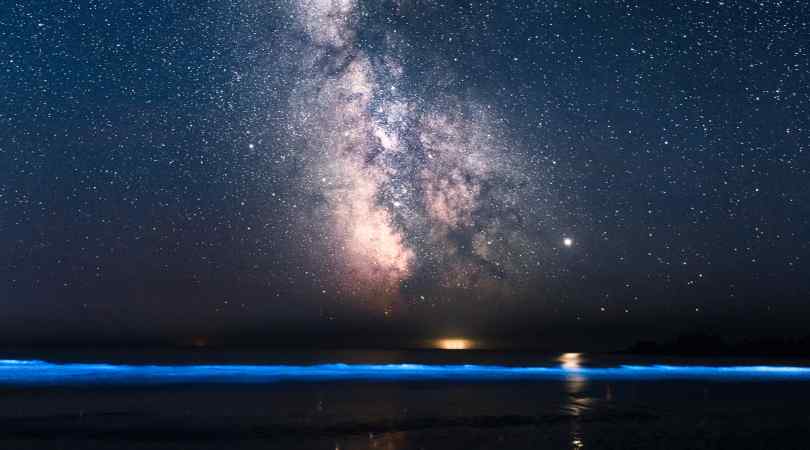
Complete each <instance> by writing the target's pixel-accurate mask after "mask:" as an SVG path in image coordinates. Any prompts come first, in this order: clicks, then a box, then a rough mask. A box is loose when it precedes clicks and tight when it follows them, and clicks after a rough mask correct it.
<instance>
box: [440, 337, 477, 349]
mask: <svg viewBox="0 0 810 450" xmlns="http://www.w3.org/2000/svg"><path fill="white" fill-rule="evenodd" d="M434 346H435V347H436V348H439V349H442V350H469V349H471V348H473V346H474V343H473V341H471V340H469V339H461V338H452V339H437V340H436V342H435V344H434Z"/></svg>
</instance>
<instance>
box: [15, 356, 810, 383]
mask: <svg viewBox="0 0 810 450" xmlns="http://www.w3.org/2000/svg"><path fill="white" fill-rule="evenodd" d="M571 377H578V378H582V379H603V380H633V379H693V380H698V379H705V380H806V381H810V367H797V366H673V365H647V366H641V365H622V366H617V367H577V368H571V367H565V366H550V367H509V366H496V365H472V364H465V365H426V364H318V365H307V366H294V365H236V364H233V365H231V364H229V365H127V364H99V363H92V364H91V363H64V364H62V363H51V362H46V361H37V360H0V385H16V384H36V385H76V384H167V383H273V382H281V381H308V382H318V381H336V380H358V381H362V380H379V381H386V380H389V381H408V380H412V381H419V380H425V381H430V380H459V381H463V380H470V381H475V380H482V381H484V380H495V381H497V380H565V379H568V378H571Z"/></svg>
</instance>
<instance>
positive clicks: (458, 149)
mask: <svg viewBox="0 0 810 450" xmlns="http://www.w3.org/2000/svg"><path fill="white" fill-rule="evenodd" d="M360 9H361V5H359V4H358V3H357V1H355V0H300V1H298V2H297V3H296V4H295V6H294V8H293V10H294V16H295V17H296V18H297V20H298V24H297V25H298V30H299V31H300V32H301V34H302V35H303V36H304V37H305V42H304V44H303V46H304V50H303V52H302V53H303V55H305V57H304V58H302V61H301V67H300V73H302V74H303V76H302V79H301V80H300V82H299V83H298V85H297V87H296V89H295V92H294V93H293V95H292V96H291V98H292V100H291V101H290V105H289V108H290V110H291V116H292V117H293V118H294V119H292V120H293V122H294V124H293V125H292V126H291V129H293V130H295V131H294V132H295V133H296V134H297V136H298V137H299V138H300V139H301V142H302V145H303V146H304V149H302V151H303V152H305V155H306V156H305V158H303V160H304V161H305V164H304V165H305V168H304V171H305V175H304V176H303V177H302V178H301V180H302V181H301V185H302V186H301V189H302V190H304V191H306V192H308V194H309V195H310V196H311V197H313V198H317V199H318V201H317V202H314V203H315V206H314V207H313V208H312V211H311V214H310V215H309V216H307V219H306V222H307V226H305V227H302V231H301V232H302V233H306V234H308V235H309V236H307V241H308V242H309V241H312V243H313V244H312V248H311V250H312V257H313V260H316V261H317V263H318V264H320V269H319V270H320V271H321V272H322V273H323V277H324V278H325V279H328V280H329V284H331V285H332V286H333V288H334V289H335V290H336V291H337V292H339V293H340V294H341V295H343V296H346V297H351V298H359V299H363V300H374V301H382V302H384V303H390V302H393V301H398V300H407V299H408V298H409V296H411V297H414V298H422V299H423V298H424V295H423V294H419V295H416V294H414V292H416V291H417V290H420V289H421V291H425V292H428V293H429V294H433V293H436V292H442V291H447V290H458V289H461V290H468V291H471V292H472V293H475V294H476V295H482V293H483V292H489V293H491V292H497V291H499V290H504V289H514V288H516V287H519V286H520V284H521V283H522V282H523V280H524V279H525V278H526V277H527V275H528V274H529V272H530V271H532V270H534V268H535V265H536V259H537V245H538V242H537V238H536V232H535V230H534V228H535V227H536V224H537V219H536V218H533V216H534V215H536V212H534V211H526V210H525V208H523V207H522V204H524V200H525V199H527V198H528V197H529V196H532V195H535V194H536V193H535V192H534V188H533V185H534V184H535V180H533V179H532V177H531V173H530V171H529V170H528V169H527V168H526V167H527V166H526V164H525V163H524V161H523V159H522V158H521V153H520V151H519V150H518V149H515V148H514V146H513V145H512V144H511V143H510V139H509V133H508V129H505V128H506V127H504V126H503V123H502V121H501V120H499V119H498V118H497V113H495V112H493V111H491V108H489V107H487V106H485V105H482V104H479V103H478V102H477V101H475V99H470V98H461V97H456V96H454V95H453V94H452V93H450V92H447V93H441V92H438V93H437V95H436V97H434V98H420V97H419V96H417V95H415V94H412V93H409V90H408V89H407V86H408V85H409V83H410V82H411V80H408V79H407V76H406V75H405V73H406V70H404V68H403V67H402V65H401V63H400V62H399V61H398V60H397V59H396V57H395V52H386V51H384V50H382V51H381V50H379V49H377V51H375V52H374V53H373V54H371V53H370V52H369V51H367V50H366V49H364V48H363V45H361V43H360V42H359V39H358V29H357V27H358V26H359V25H358V24H359V23H360V12H361V11H360ZM417 286H418V289H417Z"/></svg>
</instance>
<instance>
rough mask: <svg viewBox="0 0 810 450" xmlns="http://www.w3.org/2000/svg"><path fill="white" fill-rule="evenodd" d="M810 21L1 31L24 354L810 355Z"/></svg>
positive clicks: (471, 7)
mask: <svg viewBox="0 0 810 450" xmlns="http://www.w3.org/2000/svg"><path fill="white" fill-rule="evenodd" d="M808 22H810V4H808V3H806V2H802V1H767V2H759V3H757V2H748V1H682V2H641V1H629V0H612V1H607V0H605V1H597V2H584V1H583V2H579V1H571V2H561V1H512V0H498V1H495V0H491V1H484V0H482V1H458V2H456V1H450V0H383V1H366V0H271V1H268V0H263V1H259V0H244V1H239V0H225V1H219V0H218V1H214V0H210V1H198V2H181V1H152V0H137V1H136V0H133V1H91V0H83V1H82V0H68V1H61V2H52V1H6V2H2V4H0V311H2V313H1V314H0V330H2V331H0V338H2V339H4V340H7V341H26V340H31V341H34V340H43V341H48V340H50V341H55V340H59V341H70V340H77V341H78V340H86V341H92V342H112V341H120V340H139V339H140V340H149V339H163V340H169V341H172V342H192V341H194V340H195V339H205V340H208V339H210V340H212V341H215V340H217V339H219V340H222V341H228V342H235V341H240V342H273V340H274V339H281V338H279V337H278V336H298V337H300V338H301V339H304V338H303V337H302V336H306V337H307V338H312V337H313V336H315V337H316V338H313V339H316V340H317V339H318V338H317V337H320V338H322V339H330V340H332V339H334V338H335V336H338V337H339V336H349V335H351V336H371V335H374V336H377V335H387V336H431V337H433V336H448V335H453V336H457V335H458V336H460V335H463V336H533V338H532V339H540V340H544V339H545V340H547V342H574V341H577V342H587V341H595V340H598V341H603V342H610V341H616V342H619V341H622V342H624V341H627V340H630V339H634V338H642V337H643V338H649V337H652V338H655V337H660V336H663V335H666V334H667V333H675V332H679V331H682V330H685V329H690V328H700V329H703V330H708V331H712V332H717V333H737V334H742V335H746V336H754V335H756V336H759V335H772V334H780V333H782V334H790V333H800V332H803V330H804V328H803V323H802V320H801V319H802V318H803V317H807V314H810V280H809V279H808V277H807V274H808V273H810V182H809V180H810V147H809V146H810V55H809V53H810V48H808V43H810V23H808ZM285 339H288V338H285Z"/></svg>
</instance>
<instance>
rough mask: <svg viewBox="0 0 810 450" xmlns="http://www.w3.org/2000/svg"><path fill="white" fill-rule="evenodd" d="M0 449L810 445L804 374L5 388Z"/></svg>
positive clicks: (809, 387)
mask: <svg viewBox="0 0 810 450" xmlns="http://www.w3.org/2000/svg"><path fill="white" fill-rule="evenodd" d="M0 398H1V399H2V400H0V448H4V449H6V448H7V449H29V448H62V449H84V448H91V449H154V448H168V449H190V448H203V449H232V448H256V449H337V448H339V449H365V448H376V449H411V448H413V449H419V448H424V449H492V448H496V449H530V448H531V449H535V448H561V449H577V448H584V449H591V448H593V449H636V448H638V449H650V448H661V449H670V448H688V449H704V448H724V449H725V448H728V449H765V448H767V449H807V448H810V413H809V412H808V409H807V405H810V383H802V382H793V383H791V382H698V381H651V380H647V381H620V382H613V381H598V382H595V381H586V380H577V379H571V380H567V381H535V382H511V383H509V382H497V383H496V382H489V383H481V382H479V383H472V382H466V383H456V382H441V383H440V382H406V383H402V382H375V383H369V382H341V383H334V382H333V383H295V384H291V383H285V384H281V383H280V384H269V385H194V386H151V387H120V386H119V387H98V386H95V387H84V388H83V387H62V388H30V387H29V388H3V389H2V390H1V391H0Z"/></svg>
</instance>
